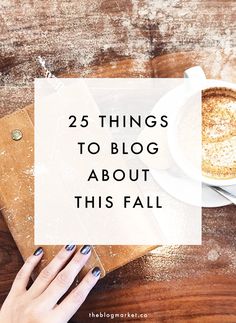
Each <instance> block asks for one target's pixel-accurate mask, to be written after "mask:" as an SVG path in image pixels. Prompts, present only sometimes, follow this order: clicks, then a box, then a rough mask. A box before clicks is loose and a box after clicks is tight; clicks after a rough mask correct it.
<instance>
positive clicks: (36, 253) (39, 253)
mask: <svg viewBox="0 0 236 323" xmlns="http://www.w3.org/2000/svg"><path fill="white" fill-rule="evenodd" d="M42 252H43V248H41V247H39V248H38V249H36V250H35V252H34V256H39V255H41V253H42Z"/></svg>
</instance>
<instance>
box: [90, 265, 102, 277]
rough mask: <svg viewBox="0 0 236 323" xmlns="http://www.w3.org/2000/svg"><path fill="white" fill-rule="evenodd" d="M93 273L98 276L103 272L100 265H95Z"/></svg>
mask: <svg viewBox="0 0 236 323" xmlns="http://www.w3.org/2000/svg"><path fill="white" fill-rule="evenodd" d="M92 274H93V276H95V277H98V276H99V275H100V274H101V270H100V268H99V267H94V268H93V270H92Z"/></svg>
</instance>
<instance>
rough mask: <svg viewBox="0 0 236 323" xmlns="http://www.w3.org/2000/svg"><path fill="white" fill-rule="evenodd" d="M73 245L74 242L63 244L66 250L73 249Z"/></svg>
mask: <svg viewBox="0 0 236 323" xmlns="http://www.w3.org/2000/svg"><path fill="white" fill-rule="evenodd" d="M74 247H75V245H74V244H68V245H67V246H65V248H66V250H67V251H72V250H73V249H74Z"/></svg>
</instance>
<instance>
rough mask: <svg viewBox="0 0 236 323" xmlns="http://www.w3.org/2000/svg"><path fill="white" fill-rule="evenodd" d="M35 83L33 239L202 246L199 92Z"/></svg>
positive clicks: (174, 86)
mask: <svg viewBox="0 0 236 323" xmlns="http://www.w3.org/2000/svg"><path fill="white" fill-rule="evenodd" d="M191 82H192V81H190V80H183V79H36V80H35V243H36V244H37V245H44V244H68V243H75V244H85V243H86V244H93V245H115V244H119V245H146V244H147V245H156V244H200V243H201V181H200V179H201V93H200V92H199V91H195V89H194V87H193V84H191Z"/></svg>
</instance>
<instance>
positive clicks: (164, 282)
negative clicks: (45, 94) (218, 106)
mask: <svg viewBox="0 0 236 323" xmlns="http://www.w3.org/2000/svg"><path fill="white" fill-rule="evenodd" d="M235 9H236V4H235V1H234V0H225V1H216V0H206V1H202V0H191V1H190V0H182V1H178V0H174V1H172V0H166V1H155V0H132V1H131V0H130V1H127V0H109V1H108V0H104V1H99V0H83V1H82V0H80V1H76V0H73V1H66V0H63V1H59V0H58V1H57V0H53V1H24V2H22V3H21V5H20V3H19V2H18V1H16V0H10V1H8V2H5V1H2V2H1V4H0V13H1V24H0V31H1V32H0V39H1V48H0V72H1V74H0V85H2V87H0V92H1V93H0V94H1V102H0V115H1V116H2V115H5V114H7V113H9V112H11V111H14V110H15V109H17V108H21V107H23V106H24V105H26V104H28V103H30V102H32V101H33V79H34V77H40V76H44V73H45V70H44V69H43V68H42V66H41V65H40V63H39V60H38V56H41V57H42V58H43V59H45V62H46V68H48V69H50V70H51V71H52V72H53V73H54V74H55V75H60V74H67V73H70V74H71V73H75V75H78V74H79V75H81V76H83V77H85V76H93V77H94V76H95V77H181V76H182V75H183V71H184V70H185V69H186V68H188V67H190V66H193V65H196V64H200V65H201V66H203V68H204V69H205V71H206V74H207V76H208V77H212V78H222V79H225V80H229V81H234V82H236V69H235V67H236V56H235V40H236V37H235V36H236V35H235V33H236V28H235V27H236V23H235V22H236V15H235ZM235 228H236V214H235V207H234V206H227V207H222V208H212V209H207V208H206V209H203V245H202V246H199V247H191V246H183V247H179V246H173V247H160V248H159V249H158V250H157V251H156V252H154V253H151V254H149V255H147V256H144V257H142V258H140V259H138V260H136V261H134V262H132V263H130V264H128V265H126V266H125V267H123V268H121V269H119V270H116V271H115V272H113V273H111V274H109V275H108V276H107V277H106V278H104V279H103V280H102V281H100V283H99V284H98V285H97V287H96V288H95V289H94V291H93V292H92V293H91V295H90V296H89V298H88V300H87V301H86V303H85V304H84V306H83V307H82V309H81V311H80V312H79V316H78V318H75V319H74V320H73V321H74V322H79V321H80V322H81V321H82V322H85V323H86V322H90V321H95V322H109V320H108V319H94V320H92V319H89V318H88V312H93V313H97V312H100V311H101V312H107V313H126V312H130V313H138V314H140V313H146V314H148V319H146V320H144V319H129V320H128V319H125V318H123V319H122V318H120V319H116V320H113V322H127V321H129V322H136V321H139V322H171V323H172V322H214V323H215V322H219V323H221V322H236V238H235V231H236V229H235ZM0 243H1V244H0V245H1V247H0V302H1V303H2V302H3V300H4V298H5V296H6V294H7V292H8V290H9V288H10V286H11V283H12V280H13V278H14V276H15V274H16V272H17V271H18V269H19V268H20V266H21V264H22V260H21V257H20V255H19V252H18V250H17V248H16V246H15V244H14V242H13V240H12V238H11V236H10V234H9V232H8V230H7V228H6V225H5V224H4V222H3V220H2V219H1V218H0ZM79 318H80V320H79Z"/></svg>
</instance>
